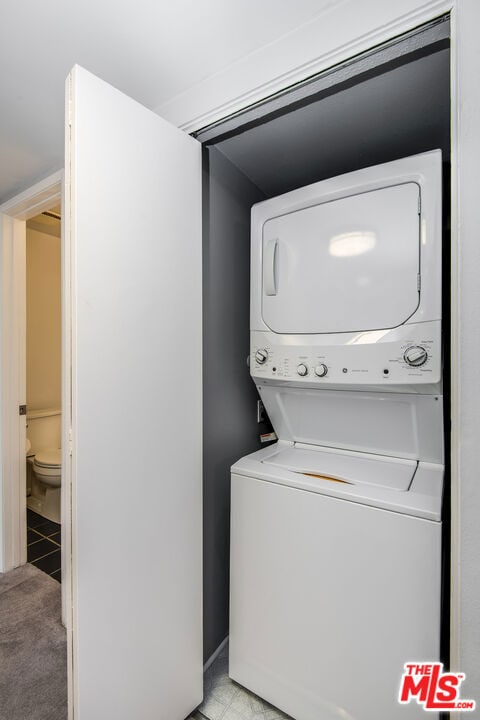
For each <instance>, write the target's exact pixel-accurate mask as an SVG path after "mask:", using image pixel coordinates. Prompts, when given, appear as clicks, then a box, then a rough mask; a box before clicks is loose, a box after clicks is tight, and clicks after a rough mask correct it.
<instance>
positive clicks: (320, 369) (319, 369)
mask: <svg viewBox="0 0 480 720" xmlns="http://www.w3.org/2000/svg"><path fill="white" fill-rule="evenodd" d="M327 373H328V368H327V366H326V365H325V363H320V364H319V365H316V367H315V375H317V377H325V375H326V374H327Z"/></svg>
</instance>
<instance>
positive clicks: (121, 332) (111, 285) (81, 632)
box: [65, 67, 202, 720]
mask: <svg viewBox="0 0 480 720" xmlns="http://www.w3.org/2000/svg"><path fill="white" fill-rule="evenodd" d="M67 91H68V92H69V94H70V98H69V102H67V141H66V151H67V158H66V160H67V161H66V216H67V217H66V228H67V229H66V244H65V252H66V255H65V257H66V258H67V260H66V267H67V273H66V301H67V304H66V307H67V313H66V328H67V329H68V326H69V311H68V303H71V320H72V323H71V328H70V329H71V348H70V351H71V382H72V387H71V392H72V405H71V418H72V430H73V434H72V460H71V509H72V517H71V523H72V558H71V583H72V584H71V588H72V607H73V616H72V636H73V646H72V647H73V670H72V680H73V681H72V685H71V687H72V689H73V700H72V705H73V708H74V712H73V717H74V718H75V720H105V719H106V718H115V720H132V718H135V720H182V718H184V717H186V716H187V715H188V714H189V712H190V711H191V710H192V709H193V708H194V707H195V706H196V705H197V704H198V703H200V702H201V699H202V635H201V557H202V550H201V546H202V542H201V538H202V535H201V498H202V493H201V481H202V476H201V468H202V462H201V426H202V411H201V383H202V378H201V149H200V144H199V143H198V142H196V141H195V140H193V139H192V138H190V137H189V136H187V135H186V134H184V133H183V132H181V131H179V130H178V129H176V128H174V127H173V126H171V125H169V124H168V123H166V122H165V121H164V120H162V119H161V118H160V117H158V116H157V115H155V114H154V113H152V112H150V111H149V110H147V109H146V108H144V107H143V106H141V105H139V104H138V103H137V102H134V101H133V100H132V99H130V98H129V97H126V96H125V95H123V94H122V93H120V92H118V91H117V90H115V89H114V88H112V87H111V86H109V85H108V84H106V83H104V82H103V81H101V80H99V79H98V78H96V77H94V76H93V75H91V74H90V73H88V72H86V71H85V70H83V69H82V68H79V67H75V68H74V69H73V71H72V73H71V75H70V76H69V80H68V83H67ZM69 106H70V108H69ZM68 258H70V260H69V259H68ZM69 263H70V269H69V268H68V266H69ZM69 275H70V277H69ZM69 288H70V289H69ZM66 357H67V362H68V349H67V355H66ZM66 411H67V412H68V411H69V409H68V408H66ZM68 482H69V469H68V468H66V475H65V483H66V490H67V492H68Z"/></svg>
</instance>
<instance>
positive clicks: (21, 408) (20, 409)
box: [18, 405, 27, 415]
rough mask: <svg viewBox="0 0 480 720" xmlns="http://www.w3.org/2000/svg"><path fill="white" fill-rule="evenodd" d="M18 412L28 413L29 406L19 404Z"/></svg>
mask: <svg viewBox="0 0 480 720" xmlns="http://www.w3.org/2000/svg"><path fill="white" fill-rule="evenodd" d="M18 414H19V415H26V414H27V406H26V405H19V406H18Z"/></svg>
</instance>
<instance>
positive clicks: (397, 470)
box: [261, 445, 418, 492]
mask: <svg viewBox="0 0 480 720" xmlns="http://www.w3.org/2000/svg"><path fill="white" fill-rule="evenodd" d="M261 462H262V463H264V464H268V465H274V466H277V467H280V468H282V469H284V470H289V471H290V472H294V473H298V474H300V475H306V476H308V477H312V478H318V479H320V480H329V481H331V482H333V483H340V484H346V485H375V486H377V487H383V488H388V489H390V490H397V491H399V492H406V491H407V490H408V489H409V487H410V485H411V483H412V480H413V476H414V475H415V472H416V469H417V466H418V463H417V462H416V461H415V460H405V459H402V458H392V457H388V458H387V457H381V456H379V455H371V454H367V453H357V452H349V451H339V450H334V449H330V448H317V447H312V448H307V447H305V446H298V445H295V446H290V447H287V448H285V447H283V448H280V449H279V448H276V449H275V450H274V451H273V452H272V454H271V455H269V456H267V457H264V458H263V459H262V461H261Z"/></svg>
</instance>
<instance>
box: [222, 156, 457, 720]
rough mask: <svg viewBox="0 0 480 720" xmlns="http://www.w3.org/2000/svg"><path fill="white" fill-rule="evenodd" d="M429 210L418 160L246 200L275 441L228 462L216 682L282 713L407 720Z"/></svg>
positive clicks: (421, 539) (424, 468) (435, 502)
mask: <svg viewBox="0 0 480 720" xmlns="http://www.w3.org/2000/svg"><path fill="white" fill-rule="evenodd" d="M441 202H442V200H441V153H440V151H432V152H428V153H424V154H421V155H417V156H413V157H408V158H404V159H401V160H397V161H394V162H390V163H386V164H383V165H378V166H376V167H370V168H367V169H363V170H359V171H356V172H353V173H349V174H346V175H342V176H339V177H335V178H332V179H329V180H325V181H322V182H319V183H315V184H313V185H309V186H307V187H304V188H301V189H299V190H294V191H293V192H289V193H287V194H285V195H282V196H279V197H276V198H273V199H271V200H267V201H265V202H263V203H260V204H258V205H256V206H254V208H253V209H252V284H251V356H250V368H251V374H252V378H253V380H254V381H255V383H256V385H257V387H258V391H259V393H260V396H261V398H262V400H263V402H264V404H265V407H266V409H267V411H268V414H269V416H270V419H271V421H272V423H273V426H274V428H275V431H276V433H277V436H278V442H277V443H276V444H275V445H271V446H269V447H267V448H264V449H262V450H260V451H258V452H256V453H254V454H252V455H249V456H247V457H244V458H243V459H241V460H240V461H239V462H237V463H236V464H235V465H234V466H233V468H232V537H231V624H230V676H231V677H232V678H233V679H234V680H236V681H238V682H239V683H241V684H242V685H244V686H246V687H248V688H250V689H251V690H252V691H254V692H255V693H257V694H258V695H260V696H261V697H263V698H265V699H266V700H268V701H270V702H271V703H272V704H274V705H276V706H277V707H279V708H280V709H282V710H284V711H285V712H286V713H288V714H290V715H292V716H293V717H294V718H296V720H333V719H334V718H337V719H338V718H342V719H343V720H345V719H347V718H352V719H355V720H385V719H386V718H388V720H397V719H398V720H400V719H404V720H405V719H407V718H411V719H413V718H415V720H418V717H419V714H421V713H422V708H421V706H419V705H418V704H417V703H416V702H415V701H414V702H412V703H410V704H407V705H400V704H399V703H398V691H399V685H400V679H401V675H402V672H403V666H404V663H406V662H409V661H432V660H438V657H439V635H440V588H441V506H442V490H443V475H444V454H443V413H442V394H441V368H442V357H441V356H442V345H441V238H442V225H441V223H442V212H441ZM430 716H431V717H432V720H433V718H435V717H436V715H435V713H433V714H432V713H430Z"/></svg>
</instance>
